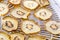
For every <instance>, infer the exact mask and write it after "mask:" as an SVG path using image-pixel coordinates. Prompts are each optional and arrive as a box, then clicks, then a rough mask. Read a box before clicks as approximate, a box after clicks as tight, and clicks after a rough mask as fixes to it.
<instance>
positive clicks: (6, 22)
mask: <svg viewBox="0 0 60 40" xmlns="http://www.w3.org/2000/svg"><path fill="white" fill-rule="evenodd" d="M17 27H18V21H17V20H16V19H15V18H12V17H9V16H7V17H4V18H3V20H2V28H3V29H4V30H7V31H12V30H16V29H17Z"/></svg>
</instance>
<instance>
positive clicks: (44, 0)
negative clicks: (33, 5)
mask: <svg viewBox="0 0 60 40" xmlns="http://www.w3.org/2000/svg"><path fill="white" fill-rule="evenodd" d="M36 1H37V2H38V3H39V4H40V7H43V6H47V5H49V1H48V0H36Z"/></svg>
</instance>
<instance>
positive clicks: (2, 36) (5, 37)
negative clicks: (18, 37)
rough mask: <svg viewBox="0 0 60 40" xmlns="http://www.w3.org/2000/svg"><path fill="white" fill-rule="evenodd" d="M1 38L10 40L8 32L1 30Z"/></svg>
mask: <svg viewBox="0 0 60 40" xmlns="http://www.w3.org/2000/svg"><path fill="white" fill-rule="evenodd" d="M0 40H10V38H9V36H8V35H7V34H6V33H3V32H0Z"/></svg>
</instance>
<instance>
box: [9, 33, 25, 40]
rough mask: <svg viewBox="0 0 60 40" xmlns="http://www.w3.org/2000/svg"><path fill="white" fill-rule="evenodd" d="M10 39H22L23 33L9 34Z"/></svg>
mask: <svg viewBox="0 0 60 40" xmlns="http://www.w3.org/2000/svg"><path fill="white" fill-rule="evenodd" d="M10 36H11V40H24V35H22V34H19V33H14V34H11V35H10Z"/></svg>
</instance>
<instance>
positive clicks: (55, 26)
mask: <svg viewBox="0 0 60 40" xmlns="http://www.w3.org/2000/svg"><path fill="white" fill-rule="evenodd" d="M46 30H47V31H49V32H51V33H52V34H59V33H60V23H58V22H56V21H49V22H47V23H46Z"/></svg>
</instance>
